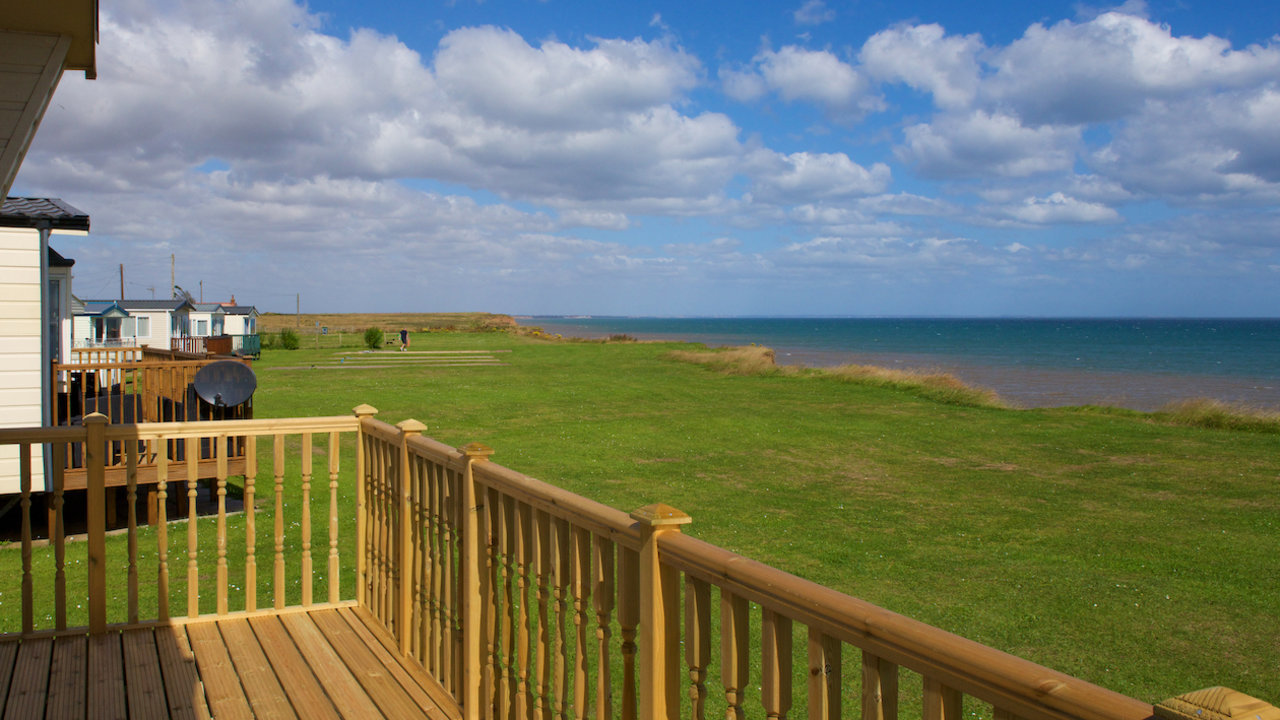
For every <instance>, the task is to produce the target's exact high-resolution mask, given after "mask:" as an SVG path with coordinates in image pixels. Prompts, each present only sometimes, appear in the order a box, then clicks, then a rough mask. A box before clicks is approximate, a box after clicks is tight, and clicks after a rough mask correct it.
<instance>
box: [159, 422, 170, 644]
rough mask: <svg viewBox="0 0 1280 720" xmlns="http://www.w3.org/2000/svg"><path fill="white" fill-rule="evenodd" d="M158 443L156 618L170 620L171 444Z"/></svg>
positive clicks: (162, 440)
mask: <svg viewBox="0 0 1280 720" xmlns="http://www.w3.org/2000/svg"><path fill="white" fill-rule="evenodd" d="M170 442H171V441H170V440H166V439H163V438H162V439H160V440H158V441H157V442H156V601H157V608H156V616H157V617H158V618H159V620H161V621H162V622H163V621H167V620H168V619H169V447H170V445H169V443H170Z"/></svg>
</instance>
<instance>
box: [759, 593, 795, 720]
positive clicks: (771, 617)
mask: <svg viewBox="0 0 1280 720" xmlns="http://www.w3.org/2000/svg"><path fill="white" fill-rule="evenodd" d="M760 650H761V664H760V694H761V697H762V699H763V701H764V713H765V717H767V718H771V719H772V718H777V720H786V717H787V713H788V712H790V711H791V618H789V617H786V616H785V615H779V614H778V613H775V612H773V611H772V610H769V609H767V608H766V609H765V610H764V612H763V618H762V619H761V621H760Z"/></svg>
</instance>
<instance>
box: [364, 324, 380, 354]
mask: <svg viewBox="0 0 1280 720" xmlns="http://www.w3.org/2000/svg"><path fill="white" fill-rule="evenodd" d="M364 346H365V347H367V348H369V349H370V350H377V349H378V348H380V347H382V329H381V328H376V327H371V328H369V329H368V330H365V331H364Z"/></svg>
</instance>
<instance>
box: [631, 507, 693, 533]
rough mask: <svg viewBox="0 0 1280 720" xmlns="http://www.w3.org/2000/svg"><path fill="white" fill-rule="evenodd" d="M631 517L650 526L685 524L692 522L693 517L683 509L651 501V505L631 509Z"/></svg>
mask: <svg viewBox="0 0 1280 720" xmlns="http://www.w3.org/2000/svg"><path fill="white" fill-rule="evenodd" d="M631 519H632V520H635V521H637V522H639V523H640V524H641V525H648V526H650V527H661V526H666V525H687V524H688V523H691V522H693V518H691V517H689V514H688V513H686V512H684V511H683V510H677V509H676V508H673V507H671V506H670V505H668V504H666V503H653V504H652V505H645V506H644V507H642V508H640V509H639V510H632V511H631Z"/></svg>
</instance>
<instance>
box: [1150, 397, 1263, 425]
mask: <svg viewBox="0 0 1280 720" xmlns="http://www.w3.org/2000/svg"><path fill="white" fill-rule="evenodd" d="M1154 416H1155V417H1156V418H1157V419H1160V420H1164V421H1166V422H1171V423H1174V424H1177V425H1188V426H1191V427H1203V428H1214V429H1222V430H1248V431H1250V432H1266V433H1280V412H1274V411H1270V410H1262V409H1260V408H1255V407H1250V406H1247V405H1238V404H1232V403H1225V402H1222V401H1220V400H1213V399H1210V398H1192V399H1189V400H1179V401H1177V402H1172V403H1169V404H1168V405H1165V406H1164V407H1162V408H1160V410H1158V411H1156V412H1155V413H1154Z"/></svg>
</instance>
